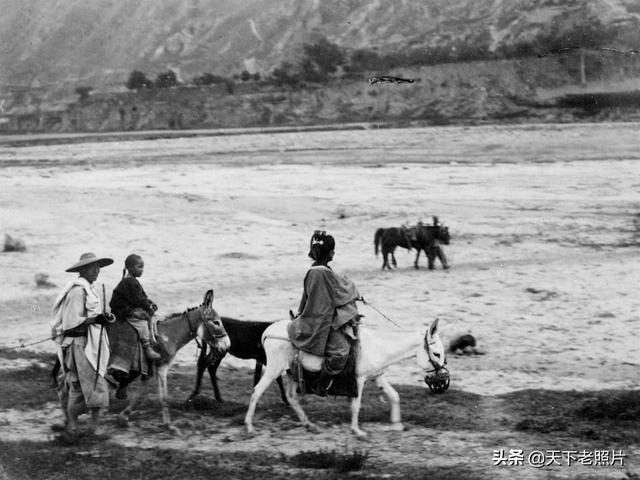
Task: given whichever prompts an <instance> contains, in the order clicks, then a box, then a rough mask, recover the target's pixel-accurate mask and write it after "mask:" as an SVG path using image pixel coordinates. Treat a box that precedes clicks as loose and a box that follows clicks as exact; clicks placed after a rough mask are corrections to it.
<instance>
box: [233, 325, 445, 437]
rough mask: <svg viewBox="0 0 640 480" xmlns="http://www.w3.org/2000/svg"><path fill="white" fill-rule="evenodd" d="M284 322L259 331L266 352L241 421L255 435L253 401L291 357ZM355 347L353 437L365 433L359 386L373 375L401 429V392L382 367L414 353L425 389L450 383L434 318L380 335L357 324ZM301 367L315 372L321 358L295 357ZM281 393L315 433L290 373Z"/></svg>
mask: <svg viewBox="0 0 640 480" xmlns="http://www.w3.org/2000/svg"><path fill="white" fill-rule="evenodd" d="M288 323H289V320H282V321H279V322H276V323H274V324H272V325H271V326H269V327H268V328H267V329H266V330H265V331H264V334H263V335H262V345H263V346H264V350H265V352H266V354H267V364H266V369H265V372H264V376H263V377H262V379H261V380H260V382H258V384H257V385H256V386H255V387H254V389H253V393H252V394H251V400H250V402H249V409H248V410H247V415H246V416H245V419H244V423H245V425H246V428H247V432H248V433H250V434H252V433H254V431H255V430H254V427H253V416H254V413H255V409H256V406H257V404H258V400H259V399H260V397H261V396H262V394H263V393H264V391H265V390H266V389H267V387H268V386H269V385H270V384H271V383H272V382H273V381H274V380H275V379H277V378H278V377H280V376H281V375H283V374H284V373H285V371H286V370H287V369H288V368H289V365H290V363H291V360H292V358H293V355H294V347H293V345H292V344H291V342H289V339H288V337H287V324H288ZM359 336H360V349H359V351H358V354H357V360H356V375H357V385H358V396H357V397H356V398H353V399H352V400H351V430H352V431H353V432H354V433H355V434H356V435H358V436H365V435H366V434H365V432H364V431H362V430H361V429H360V427H359V426H358V414H359V413H360V405H361V402H362V390H363V388H364V384H365V382H366V381H367V380H368V379H371V378H373V379H375V381H376V384H377V385H378V386H379V387H380V388H382V390H383V391H384V392H385V394H386V395H387V397H388V398H389V403H390V404H391V428H392V429H393V430H403V428H404V427H403V425H402V422H401V420H400V396H399V395H398V392H396V390H395V389H394V388H393V387H392V386H391V384H390V383H389V382H388V381H387V379H386V378H385V377H384V372H385V370H386V369H387V368H388V367H389V366H390V365H393V364H394V363H398V362H400V361H402V360H406V359H408V358H412V357H416V358H417V360H418V364H419V366H420V367H421V368H422V369H424V371H425V373H426V376H425V379H424V380H425V382H426V383H427V385H429V388H431V389H432V390H434V391H436V392H444V391H445V390H446V389H447V388H448V387H449V372H448V371H447V369H446V368H445V364H446V360H445V349H444V346H443V344H442V341H441V340H440V336H439V334H438V320H437V319H436V320H435V321H434V322H433V323H432V324H431V325H430V326H429V327H428V328H427V332H426V334H425V333H422V332H418V333H414V334H410V333H406V332H405V333H399V332H398V333H385V334H384V335H376V334H375V332H373V331H371V330H368V329H367V328H366V327H363V326H360V327H359ZM300 358H301V361H302V364H303V366H304V368H305V369H307V370H310V371H319V370H320V366H321V364H322V360H323V358H322V357H318V356H315V355H310V354H303V355H300ZM286 383H287V387H286V395H287V398H288V400H289V403H290V405H291V407H292V408H293V410H294V411H295V412H296V414H297V415H298V417H299V418H300V422H302V424H303V425H304V426H305V427H307V429H309V430H311V431H317V430H318V427H317V426H316V425H315V424H313V423H312V422H310V421H309V419H308V418H307V415H306V414H305V413H304V410H303V409H302V406H301V405H300V401H299V400H298V394H297V393H296V385H297V384H296V383H295V382H294V381H293V380H292V379H291V377H290V376H289V378H288V382H286Z"/></svg>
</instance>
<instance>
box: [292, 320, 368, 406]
mask: <svg viewBox="0 0 640 480" xmlns="http://www.w3.org/2000/svg"><path fill="white" fill-rule="evenodd" d="M353 331H354V333H355V336H356V337H357V327H355V328H354V329H353ZM349 343H350V345H351V348H350V349H349V356H348V358H347V363H346V365H345V367H344V369H343V370H342V372H340V373H339V374H338V375H336V376H334V377H333V382H332V383H331V386H330V387H329V390H328V392H327V394H328V395H332V396H342V397H349V398H354V397H357V396H358V383H357V381H356V360H357V355H358V349H359V348H360V341H359V340H357V339H356V340H353V339H351V340H350V342H349ZM294 350H295V353H294V355H293V358H292V360H291V364H290V365H289V371H288V372H287V373H289V374H290V375H291V377H292V378H293V380H294V381H295V382H297V384H298V389H299V393H300V394H301V395H306V394H307V393H314V392H313V391H312V387H313V385H314V384H315V383H316V381H317V380H318V377H319V376H320V370H321V369H322V362H324V357H321V356H319V355H313V354H312V353H307V352H304V351H302V350H300V349H299V348H296V347H294Z"/></svg>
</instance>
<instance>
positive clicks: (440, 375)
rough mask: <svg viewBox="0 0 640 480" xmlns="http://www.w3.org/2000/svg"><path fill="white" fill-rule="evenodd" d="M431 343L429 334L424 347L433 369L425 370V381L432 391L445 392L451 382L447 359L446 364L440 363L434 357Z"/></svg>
mask: <svg viewBox="0 0 640 480" xmlns="http://www.w3.org/2000/svg"><path fill="white" fill-rule="evenodd" d="M429 345H430V343H429V339H428V336H425V339H424V349H425V350H426V352H427V358H428V359H429V363H430V364H431V366H432V367H433V370H425V377H424V382H425V383H426V384H427V386H428V387H429V390H431V391H432V392H434V393H444V392H445V391H446V390H447V389H448V388H449V383H450V376H449V370H448V369H447V367H445V365H446V364H447V359H446V358H445V359H444V365H440V364H438V362H436V360H435V359H434V357H435V355H434V354H433V352H432V349H431V347H430V346H429Z"/></svg>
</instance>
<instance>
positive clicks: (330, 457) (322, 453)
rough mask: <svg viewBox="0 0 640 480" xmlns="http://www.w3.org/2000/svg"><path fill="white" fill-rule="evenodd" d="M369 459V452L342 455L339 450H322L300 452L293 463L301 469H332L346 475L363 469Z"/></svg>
mask: <svg viewBox="0 0 640 480" xmlns="http://www.w3.org/2000/svg"><path fill="white" fill-rule="evenodd" d="M368 458H369V452H368V451H361V450H353V452H351V453H341V452H338V451H337V450H327V449H320V450H318V451H315V450H306V451H303V452H300V453H298V454H297V455H294V456H293V457H292V458H291V462H292V463H293V464H294V465H295V466H297V467H301V468H327V469H329V468H331V469H334V470H335V471H337V472H340V473H345V472H352V471H355V470H360V469H362V467H363V466H364V463H365V462H366V461H367V459H368Z"/></svg>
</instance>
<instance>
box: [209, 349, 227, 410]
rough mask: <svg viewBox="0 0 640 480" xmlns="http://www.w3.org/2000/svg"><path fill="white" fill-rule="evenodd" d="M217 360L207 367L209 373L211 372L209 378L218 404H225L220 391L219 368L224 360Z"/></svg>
mask: <svg viewBox="0 0 640 480" xmlns="http://www.w3.org/2000/svg"><path fill="white" fill-rule="evenodd" d="M223 357H224V355H223V356H222V357H220V358H216V359H215V361H214V362H213V363H212V364H211V365H209V367H207V371H208V372H209V378H210V379H211V386H212V387H213V395H214V396H215V397H216V400H217V401H218V402H223V401H224V400H222V395H220V389H219V388H218V367H219V366H220V362H222V358H223Z"/></svg>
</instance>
